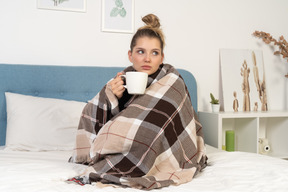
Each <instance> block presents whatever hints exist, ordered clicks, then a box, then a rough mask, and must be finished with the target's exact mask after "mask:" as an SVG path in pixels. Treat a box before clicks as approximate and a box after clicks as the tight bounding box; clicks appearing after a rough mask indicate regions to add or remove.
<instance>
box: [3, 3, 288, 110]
mask: <svg viewBox="0 0 288 192" xmlns="http://www.w3.org/2000/svg"><path fill="white" fill-rule="evenodd" d="M148 13H154V14H156V15H158V16H159V18H160V19H161V22H162V25H163V30H164V32H165V34H166V41H167V47H166V49H165V62H166V63H170V64H172V65H174V66H175V67H177V68H184V69H187V70H189V71H191V72H192V73H193V74H194V75H195V77H196V80H197V82H198V91H199V92H198V98H199V102H198V106H199V109H198V110H205V111H210V110H211V109H210V104H209V101H210V98H209V93H210V92H213V93H214V94H215V95H216V96H217V97H218V96H219V97H220V96H221V94H220V88H221V85H220V83H219V82H220V80H219V73H220V72H219V49H220V48H237V49H261V50H263V55H264V65H265V70H266V81H267V90H268V93H267V94H268V103H269V108H270V109H271V110H283V109H286V110H287V109H288V104H287V102H288V101H287V100H288V99H287V97H288V93H287V92H288V79H287V78H284V74H285V73H287V72H288V64H287V62H285V61H284V60H283V59H281V58H280V57H278V56H274V55H273V51H274V47H273V46H268V45H266V44H264V43H263V42H262V40H260V39H258V38H255V37H253V36H252V35H251V34H252V33H253V32H254V31H255V30H260V31H265V32H269V33H271V34H272V35H273V36H274V37H275V38H277V39H278V37H279V36H281V35H284V37H286V38H288V26H287V25H286V23H287V18H288V1H287V0H273V1H271V0H177V1H176V0H135V27H136V28H138V27H139V26H142V22H141V16H144V15H146V14H148ZM100 26H101V1H100V0H87V12H86V13H77V12H65V11H51V10H41V9H37V6H36V0H29V1H28V0H26V1H24V0H9V1H7V0H0V27H1V28H0V63H11V64H13V63H17V64H40V65H95V66H96V65H97V66H128V65H130V63H129V60H128V59H127V51H128V49H129V44H130V39H131V37H132V34H121V33H105V32H101V27H100Z"/></svg>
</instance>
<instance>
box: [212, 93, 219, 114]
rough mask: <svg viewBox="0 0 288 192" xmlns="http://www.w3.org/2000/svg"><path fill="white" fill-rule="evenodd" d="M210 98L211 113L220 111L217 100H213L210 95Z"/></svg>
mask: <svg viewBox="0 0 288 192" xmlns="http://www.w3.org/2000/svg"><path fill="white" fill-rule="evenodd" d="M210 98H211V101H210V103H211V106H212V112H219V110H220V104H219V100H218V99H215V97H214V95H213V94H212V93H210Z"/></svg>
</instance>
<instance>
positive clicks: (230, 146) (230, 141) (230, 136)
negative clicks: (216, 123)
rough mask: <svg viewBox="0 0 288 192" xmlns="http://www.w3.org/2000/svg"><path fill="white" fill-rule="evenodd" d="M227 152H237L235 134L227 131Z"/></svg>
mask: <svg viewBox="0 0 288 192" xmlns="http://www.w3.org/2000/svg"><path fill="white" fill-rule="evenodd" d="M225 145H226V151H235V132H234V131H233V130H227V131H226V132H225Z"/></svg>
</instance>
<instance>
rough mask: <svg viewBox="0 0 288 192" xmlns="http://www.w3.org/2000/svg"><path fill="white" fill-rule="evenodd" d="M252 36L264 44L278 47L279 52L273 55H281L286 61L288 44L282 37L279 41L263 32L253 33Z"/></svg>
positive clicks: (287, 58)
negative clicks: (272, 44)
mask: <svg viewBox="0 0 288 192" xmlns="http://www.w3.org/2000/svg"><path fill="white" fill-rule="evenodd" d="M253 35H254V36H256V37H259V38H261V39H262V40H263V41H264V42H265V43H266V44H270V43H271V42H273V43H274V45H275V46H278V47H279V51H275V52H274V55H282V56H283V58H284V59H286V60H287V61H288V43H287V41H286V40H285V38H284V37H283V35H282V36H281V37H280V38H279V41H277V40H276V39H274V38H273V37H272V36H271V35H270V34H269V33H265V32H263V31H255V32H254V33H253ZM285 77H287V78H288V74H287V75H285Z"/></svg>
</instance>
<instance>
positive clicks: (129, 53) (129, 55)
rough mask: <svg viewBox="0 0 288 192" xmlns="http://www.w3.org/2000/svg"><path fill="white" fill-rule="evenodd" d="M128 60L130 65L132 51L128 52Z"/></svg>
mask: <svg viewBox="0 0 288 192" xmlns="http://www.w3.org/2000/svg"><path fill="white" fill-rule="evenodd" d="M128 58H129V61H130V62H131V63H133V62H132V61H133V59H132V51H131V50H129V51H128Z"/></svg>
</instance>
